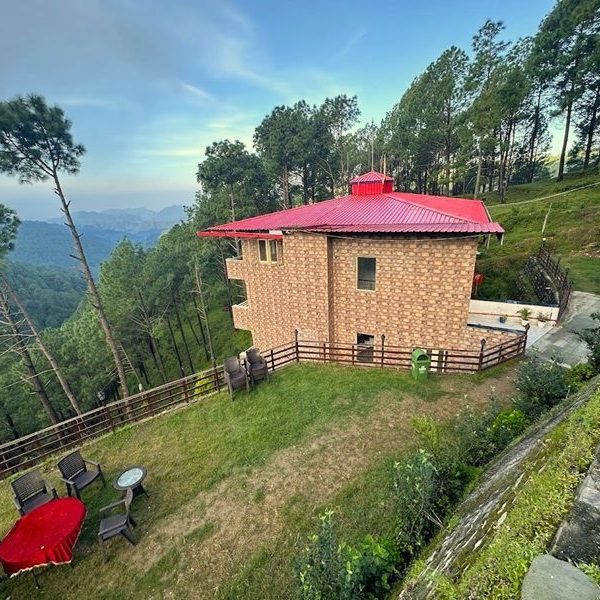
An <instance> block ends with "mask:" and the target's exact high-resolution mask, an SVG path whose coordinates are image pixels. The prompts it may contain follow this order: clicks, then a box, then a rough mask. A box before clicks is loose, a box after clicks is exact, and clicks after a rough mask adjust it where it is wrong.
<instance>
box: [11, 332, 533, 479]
mask: <svg viewBox="0 0 600 600" xmlns="http://www.w3.org/2000/svg"><path fill="white" fill-rule="evenodd" d="M526 342H527V332H525V333H523V334H520V335H516V336H515V338H514V339H512V340H509V341H507V342H504V343H502V344H498V345H496V346H491V347H489V348H488V347H486V344H485V341H484V340H482V343H481V347H480V349H479V350H458V349H432V348H424V350H426V351H427V353H428V354H429V356H430V357H431V368H432V370H433V371H436V372H440V373H474V372H477V371H482V370H484V369H487V368H489V367H492V366H494V365H497V364H499V363H501V362H504V361H506V360H508V359H510V358H513V357H515V356H518V355H519V354H522V353H523V352H524V351H525V346H526ZM412 350H413V349H412V348H407V347H399V346H390V345H386V343H385V336H382V338H381V341H380V343H378V344H377V345H374V346H365V345H361V344H339V343H330V342H316V341H304V340H298V337H297V335H296V338H295V339H294V341H293V342H291V343H289V344H284V345H282V346H278V347H276V348H272V349H270V350H268V351H266V352H263V356H264V357H265V359H266V361H267V365H268V367H269V369H270V370H271V371H275V370H276V369H278V368H281V367H283V366H285V365H287V364H289V363H298V362H335V363H342V364H344V363H347V364H353V365H356V366H364V367H381V368H383V367H395V368H399V369H407V368H410V366H411V354H412ZM224 388H225V382H224V377H223V367H222V366H221V365H219V366H216V367H214V368H212V369H208V370H206V371H202V372H201V373H196V374H194V375H190V376H188V377H184V378H183V379H179V380H177V381H172V382H170V383H167V384H165V385H162V386H159V387H156V388H153V389H151V390H147V391H144V392H141V393H139V394H135V395H134V396H130V397H129V398H126V399H123V400H118V401H116V402H111V403H110V404H106V405H105V406H102V407H100V408H96V409H94V410H91V411H89V412H86V413H84V414H83V415H80V416H77V417H73V418H71V419H67V420H66V421H62V422H61V423H59V424H57V425H52V426H50V427H46V428H45V429H41V430H40V431H36V432H35V433H32V434H29V435H26V436H24V437H21V438H19V439H17V440H13V441H10V442H7V443H5V444H2V445H0V478H2V477H6V476H8V475H10V474H12V473H15V472H17V471H23V470H25V469H28V468H29V467H32V466H33V465H35V464H38V463H40V462H42V461H43V460H44V459H46V458H48V457H49V456H51V455H53V454H56V453H60V452H65V451H67V450H69V449H70V448H74V447H78V446H80V445H81V444H82V443H84V442H85V441H87V440H90V439H93V438H96V437H99V436H102V435H104V434H108V433H111V432H113V431H115V429H117V428H119V427H123V426H124V425H128V424H131V423H135V422H138V421H141V420H143V419H146V418H148V417H152V416H154V415H157V414H159V413H161V412H164V411H166V410H169V409H171V408H173V407H176V406H180V405H185V404H189V403H191V402H194V401H197V400H200V399H202V398H206V397H208V396H210V395H212V394H214V393H216V392H219V391H220V390H222V389H224Z"/></svg>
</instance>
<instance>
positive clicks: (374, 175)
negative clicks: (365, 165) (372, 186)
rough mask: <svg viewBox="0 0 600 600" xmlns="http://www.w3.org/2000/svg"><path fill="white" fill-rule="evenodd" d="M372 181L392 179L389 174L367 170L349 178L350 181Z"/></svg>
mask: <svg viewBox="0 0 600 600" xmlns="http://www.w3.org/2000/svg"><path fill="white" fill-rule="evenodd" d="M374 181H393V179H392V178H391V177H390V176H389V175H384V174H383V173H379V172H377V171H369V172H368V173H363V174H362V175H359V176H358V177H355V178H354V179H351V180H350V183H372V182H374Z"/></svg>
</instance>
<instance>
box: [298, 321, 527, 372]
mask: <svg viewBox="0 0 600 600" xmlns="http://www.w3.org/2000/svg"><path fill="white" fill-rule="evenodd" d="M295 344H296V351H297V361H298V362H333V363H342V364H349V365H354V366H361V367H381V368H383V367H394V368H397V369H410V368H411V364H412V363H411V356H412V352H413V349H414V348H412V347H406V346H391V345H388V344H386V343H385V336H381V338H380V340H379V341H378V343H377V344H374V345H365V344H342V343H338V342H319V341H306V340H297V341H296V342H295ZM526 344H527V331H525V332H523V333H521V334H516V335H515V336H514V338H513V339H511V340H508V341H506V342H502V343H501V344H497V345H494V346H489V347H488V346H487V344H486V341H485V340H484V339H482V341H481V344H480V348H479V349H473V350H465V349H458V348H426V347H423V350H425V351H426V352H427V354H428V355H429V357H430V359H431V370H432V371H433V372H437V373H476V372H478V371H483V370H484V369H489V368H490V367H493V366H494V365H497V364H499V363H502V362H504V361H506V360H509V359H510V358H514V357H515V356H519V355H520V354H523V352H525V347H526Z"/></svg>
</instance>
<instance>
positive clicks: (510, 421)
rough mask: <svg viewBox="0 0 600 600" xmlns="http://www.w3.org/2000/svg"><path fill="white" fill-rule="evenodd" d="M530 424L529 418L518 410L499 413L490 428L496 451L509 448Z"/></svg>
mask: <svg viewBox="0 0 600 600" xmlns="http://www.w3.org/2000/svg"><path fill="white" fill-rule="evenodd" d="M529 423H530V420H529V418H528V417H527V416H526V415H525V414H524V413H523V412H521V411H520V410H518V409H516V408H515V409H513V410H503V411H502V412H500V413H498V415H497V416H496V418H495V420H494V423H493V424H492V427H491V428H490V434H491V439H492V440H493V443H494V445H495V447H496V450H500V449H502V448H504V447H506V446H508V444H509V443H510V442H511V441H512V440H513V439H514V438H516V437H517V436H518V435H521V434H522V433H523V432H524V431H525V429H527V427H528V426H529Z"/></svg>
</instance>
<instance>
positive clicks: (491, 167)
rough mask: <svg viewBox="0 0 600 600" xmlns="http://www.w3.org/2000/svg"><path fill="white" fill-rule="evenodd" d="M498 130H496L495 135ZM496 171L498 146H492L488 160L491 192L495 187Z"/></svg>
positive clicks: (489, 188)
mask: <svg viewBox="0 0 600 600" xmlns="http://www.w3.org/2000/svg"><path fill="white" fill-rule="evenodd" d="M495 135H496V131H495V130H494V136H495ZM495 171H496V147H495V146H494V147H493V148H492V152H491V154H490V160H489V162H488V190H489V191H490V192H491V191H492V190H493V189H494V173H495Z"/></svg>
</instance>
